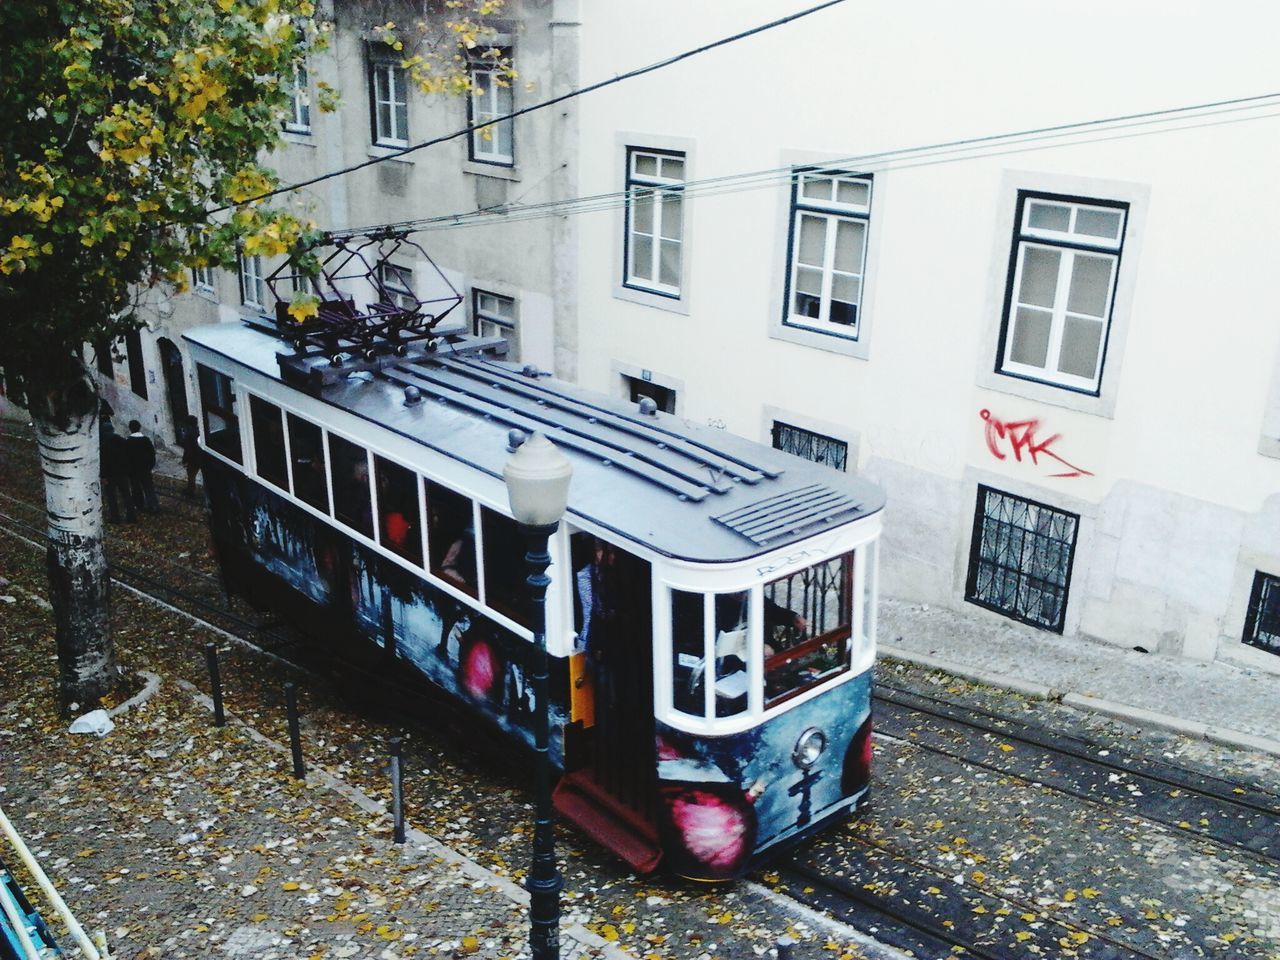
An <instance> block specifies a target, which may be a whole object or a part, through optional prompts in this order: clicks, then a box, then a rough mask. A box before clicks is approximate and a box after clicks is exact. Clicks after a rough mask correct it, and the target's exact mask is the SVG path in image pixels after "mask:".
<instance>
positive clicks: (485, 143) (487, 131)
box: [467, 48, 516, 167]
mask: <svg viewBox="0 0 1280 960" xmlns="http://www.w3.org/2000/svg"><path fill="white" fill-rule="evenodd" d="M495 49H497V50H498V53H497V55H496V58H495V59H493V60H489V61H487V62H479V63H474V64H472V65H471V96H470V97H469V98H468V100H467V126H476V125H477V124H488V126H483V127H481V128H480V129H479V130H472V131H471V141H470V142H471V159H472V160H475V161H477V162H479V163H496V164H499V165H501V166H504V167H510V166H513V165H514V164H515V158H516V155H515V121H514V120H502V121H501V122H494V121H497V120H498V118H499V117H505V116H507V115H508V114H510V113H511V112H512V111H513V110H515V91H514V88H513V87H512V86H511V79H510V78H509V77H508V75H507V71H506V70H504V69H502V67H501V66H499V64H500V63H501V62H502V61H505V60H508V59H510V55H511V51H510V50H503V49H501V48H495Z"/></svg>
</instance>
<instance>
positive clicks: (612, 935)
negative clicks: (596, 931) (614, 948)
mask: <svg viewBox="0 0 1280 960" xmlns="http://www.w3.org/2000/svg"><path fill="white" fill-rule="evenodd" d="M600 936H602V937H604V938H605V939H606V940H610V941H613V940H617V939H618V929H617V927H615V926H614V925H613V924H612V923H606V924H605V925H604V926H602V927H601V928H600Z"/></svg>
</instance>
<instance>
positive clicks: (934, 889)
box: [925, 887, 942, 894]
mask: <svg viewBox="0 0 1280 960" xmlns="http://www.w3.org/2000/svg"><path fill="white" fill-rule="evenodd" d="M941 892H942V891H941V890H939V889H938V888H937V887H930V888H929V889H928V890H926V891H925V893H932V894H939V893H941Z"/></svg>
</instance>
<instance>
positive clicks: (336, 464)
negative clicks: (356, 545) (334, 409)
mask: <svg viewBox="0 0 1280 960" xmlns="http://www.w3.org/2000/svg"><path fill="white" fill-rule="evenodd" d="M329 457H330V459H331V460H332V462H333V515H334V516H335V517H336V518H337V519H338V520H339V521H341V522H342V523H345V524H346V525H347V526H348V527H350V528H351V529H352V530H358V531H359V532H360V533H363V534H364V535H365V536H366V537H372V536H373V504H372V502H371V500H370V498H369V454H368V451H366V450H365V448H364V447H362V446H360V445H359V444H355V443H352V442H351V441H350V440H343V439H342V437H336V436H334V435H333V434H329Z"/></svg>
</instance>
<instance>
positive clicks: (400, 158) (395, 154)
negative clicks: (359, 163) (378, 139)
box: [369, 143, 414, 165]
mask: <svg viewBox="0 0 1280 960" xmlns="http://www.w3.org/2000/svg"><path fill="white" fill-rule="evenodd" d="M402 150H404V147H384V146H382V145H381V144H377V143H371V144H369V156H370V157H374V158H376V159H378V160H394V161H395V162H396V163H407V164H410V165H412V164H413V162H414V161H413V158H412V157H407V156H405V155H404V154H403V153H402V152H401V151H402Z"/></svg>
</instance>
